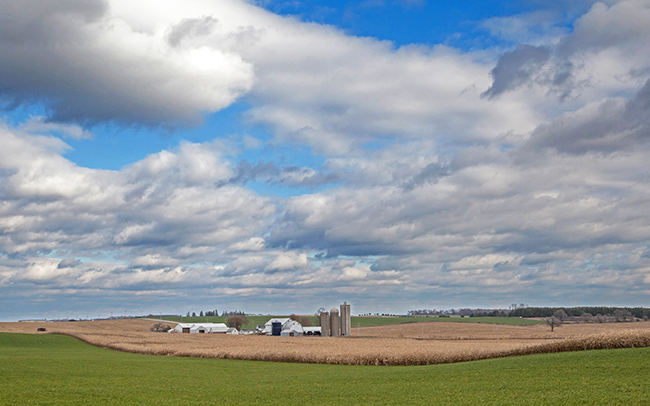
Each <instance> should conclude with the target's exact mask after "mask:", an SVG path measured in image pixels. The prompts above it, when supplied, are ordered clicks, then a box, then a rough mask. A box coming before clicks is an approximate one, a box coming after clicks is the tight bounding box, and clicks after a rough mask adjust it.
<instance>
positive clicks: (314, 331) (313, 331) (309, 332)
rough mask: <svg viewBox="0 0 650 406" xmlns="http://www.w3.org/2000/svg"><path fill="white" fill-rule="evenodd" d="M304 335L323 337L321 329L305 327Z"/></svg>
mask: <svg viewBox="0 0 650 406" xmlns="http://www.w3.org/2000/svg"><path fill="white" fill-rule="evenodd" d="M302 329H303V331H304V333H303V334H304V335H306V336H319V335H321V329H320V327H303V328H302Z"/></svg>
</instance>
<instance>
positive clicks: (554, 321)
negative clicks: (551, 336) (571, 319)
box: [546, 316, 562, 331]
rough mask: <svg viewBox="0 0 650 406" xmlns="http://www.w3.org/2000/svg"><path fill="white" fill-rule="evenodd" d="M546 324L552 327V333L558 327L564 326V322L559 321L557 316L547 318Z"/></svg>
mask: <svg viewBox="0 0 650 406" xmlns="http://www.w3.org/2000/svg"><path fill="white" fill-rule="evenodd" d="M546 324H548V325H549V326H550V327H551V331H553V330H554V329H555V327H558V326H560V325H561V324H562V320H560V319H558V318H557V317H555V316H551V317H547V318H546Z"/></svg>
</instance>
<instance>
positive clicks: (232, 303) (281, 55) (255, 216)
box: [0, 0, 650, 321]
mask: <svg viewBox="0 0 650 406" xmlns="http://www.w3.org/2000/svg"><path fill="white" fill-rule="evenodd" d="M648 38H650V0H622V1H616V0H608V1H605V2H595V1H590V0H553V1H539V0H514V1H496V0H485V1H478V0H458V1H451V0H449V1H446V0H445V1H435V2H434V1H431V0H366V1H346V0H341V1H320V0H304V1H301V0H286V1H285V0H277V1H276V0H257V1H256V0H182V1H181V0H139V1H137V2H133V1H127V0H23V1H21V2H15V1H9V0H0V55H1V57H0V114H1V116H2V118H1V119H0V320H6V321H11V320H19V319H26V318H48V319H52V318H66V317H67V318H93V317H107V316H110V315H123V314H127V315H139V314H161V313H162V314H185V313H187V312H188V311H190V312H193V311H195V312H197V313H198V312H199V311H201V310H212V309H215V308H216V309H218V310H219V311H220V312H221V311H224V310H243V311H246V312H249V313H263V314H289V313H297V314H312V313H314V312H315V311H316V310H317V309H318V308H320V307H325V308H330V307H335V306H338V305H339V304H340V303H343V301H347V302H348V303H351V305H352V313H353V314H360V313H368V312H372V313H396V314H403V313H405V312H406V311H407V310H413V309H424V308H427V309H451V308H467V307H469V308H478V307H481V308H508V306H510V305H511V304H513V303H517V304H520V303H525V304H527V305H529V306H589V305H594V306H595V305H607V306H644V307H650V249H649V246H650V215H649V214H648V207H650V204H649V203H650V164H649V162H650V144H649V142H648V141H649V140H650V41H648V40H647V39H648Z"/></svg>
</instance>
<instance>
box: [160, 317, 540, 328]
mask: <svg viewBox="0 0 650 406" xmlns="http://www.w3.org/2000/svg"><path fill="white" fill-rule="evenodd" d="M246 317H247V318H248V320H249V323H248V324H247V325H244V326H243V328H255V326H257V325H258V324H264V323H266V322H267V321H269V319H270V318H271V317H275V318H282V317H289V316H246ZM308 317H309V320H310V321H311V323H312V325H314V326H317V325H318V323H317V321H316V317H315V316H308ZM229 318H230V316H216V317H215V316H205V317H166V318H165V320H169V321H176V322H181V320H182V321H183V322H184V323H203V322H210V323H225V322H226V320H228V319H229ZM429 321H431V322H435V321H447V322H457V323H489V324H507V325H530V324H544V322H543V321H539V320H530V319H520V318H516V317H459V316H451V317H436V316H429V317H427V316H414V317H406V316H352V318H351V323H352V327H367V326H384V325H388V324H399V323H420V322H429Z"/></svg>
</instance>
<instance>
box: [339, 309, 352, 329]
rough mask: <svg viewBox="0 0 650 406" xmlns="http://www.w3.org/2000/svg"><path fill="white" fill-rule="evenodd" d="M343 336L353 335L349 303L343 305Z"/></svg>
mask: <svg viewBox="0 0 650 406" xmlns="http://www.w3.org/2000/svg"><path fill="white" fill-rule="evenodd" d="M341 335H342V336H351V335H352V318H351V315H350V305H349V304H348V302H343V304H342V305H341Z"/></svg>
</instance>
